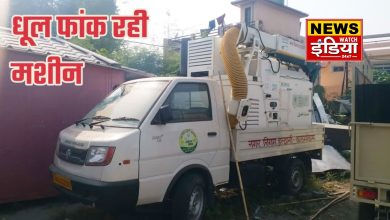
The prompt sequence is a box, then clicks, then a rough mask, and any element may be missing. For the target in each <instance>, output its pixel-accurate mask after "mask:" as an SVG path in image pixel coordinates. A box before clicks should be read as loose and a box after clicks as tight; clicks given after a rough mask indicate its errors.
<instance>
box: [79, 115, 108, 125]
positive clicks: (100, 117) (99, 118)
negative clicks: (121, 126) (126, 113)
mask: <svg viewBox="0 0 390 220" xmlns="http://www.w3.org/2000/svg"><path fill="white" fill-rule="evenodd" d="M88 119H92V120H111V118H109V117H107V116H102V115H96V116H93V117H92V118H83V119H80V120H78V121H75V122H74V123H75V125H76V126H77V125H79V124H80V123H81V124H82V125H83V126H84V127H85V123H82V122H83V121H86V120H88ZM95 123H96V122H95ZM99 123H100V121H99ZM92 124H94V123H92ZM90 125H91V124H90Z"/></svg>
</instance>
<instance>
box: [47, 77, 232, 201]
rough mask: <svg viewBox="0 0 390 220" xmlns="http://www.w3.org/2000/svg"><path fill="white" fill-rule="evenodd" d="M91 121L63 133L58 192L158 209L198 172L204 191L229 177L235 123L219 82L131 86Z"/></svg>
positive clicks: (56, 170)
mask: <svg viewBox="0 0 390 220" xmlns="http://www.w3.org/2000/svg"><path fill="white" fill-rule="evenodd" d="M84 119H85V120H83V121H79V122H76V123H75V124H73V125H71V126H69V127H68V128H66V129H64V130H63V131H62V132H61V133H60V134H59V139H58V143H57V149H56V155H55V157H54V163H53V165H52V166H51V167H50V170H51V172H52V174H53V181H54V183H55V186H56V187H57V188H58V189H60V190H61V191H62V192H64V193H66V194H68V195H71V196H73V197H77V198H80V199H81V200H82V201H85V202H89V203H96V205H102V206H106V205H109V204H110V203H112V201H120V202H122V203H125V204H129V205H142V204H150V203H157V202H162V201H164V200H166V199H168V198H169V196H171V194H170V193H171V190H172V189H173V186H174V185H175V184H177V182H178V181H179V180H181V178H183V177H184V176H186V175H188V174H190V173H191V174H192V175H193V176H195V177H194V178H195V179H197V178H199V177H197V176H196V175H198V176H200V177H201V179H202V180H201V181H200V182H203V183H202V184H201V186H202V187H205V186H208V187H212V186H215V185H220V184H224V183H226V182H227V181H228V179H229V162H230V160H229V157H230V151H229V140H228V134H227V124H226V118H225V115H224V107H223V103H222V97H221V89H220V87H219V86H218V85H217V84H216V82H215V81H212V80H207V79H200V78H179V77H175V78H149V79H141V80H135V81H130V82H127V83H124V84H123V85H121V86H120V87H118V88H117V89H116V90H115V91H113V92H112V93H111V94H110V95H109V96H107V98H105V99H104V100H103V101H102V102H101V103H100V104H98V105H97V106H96V107H95V108H93V109H92V110H91V111H90V112H89V113H88V114H87V115H86V116H85V117H84ZM195 174H196V175H195ZM209 190H212V189H211V188H210V189H209Z"/></svg>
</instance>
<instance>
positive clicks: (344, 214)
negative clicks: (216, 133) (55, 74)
mask: <svg viewBox="0 0 390 220" xmlns="http://www.w3.org/2000/svg"><path fill="white" fill-rule="evenodd" d="M309 185H310V186H309V187H308V189H306V190H305V191H304V192H303V193H301V194H300V195H298V196H295V197H292V196H286V195H283V194H279V193H274V192H273V190H272V189H271V188H265V189H264V188H261V189H258V188H256V189H248V190H246V195H247V197H248V198H247V201H248V206H249V209H250V210H249V213H250V216H251V219H261V220H268V219H269V220H279V219H280V220H301V219H302V220H303V219H311V217H312V216H313V215H314V214H315V213H316V212H317V211H318V210H319V209H321V208H322V207H323V206H325V205H326V204H328V203H329V202H330V201H332V200H333V199H335V198H336V197H338V196H340V195H343V194H344V193H345V192H347V191H349V182H348V180H347V179H345V180H329V179H326V178H325V179H324V180H321V179H319V178H313V179H312V180H311V181H310V183H309ZM24 219H34V220H35V219H39V220H88V219H94V220H95V219H96V220H124V219H139V220H141V219H142V220H144V219H145V220H147V219H153V220H159V219H161V220H162V219H169V216H168V215H167V214H164V213H162V212H161V210H158V209H155V208H150V207H148V208H142V209H141V210H138V211H137V212H136V213H134V212H128V213H114V214H109V213H105V212H103V211H99V210H96V209H94V208H92V207H89V206H85V205H82V204H80V203H73V202H69V201H67V200H65V199H63V198H50V199H43V200H36V201H29V202H20V203H11V204H5V205H0V220H24ZM206 219H224V220H225V219H245V215H244V214H243V209H242V202H241V197H240V196H239V192H238V191H237V190H225V191H223V192H222V191H221V192H220V193H218V195H217V202H216V205H215V206H214V207H213V208H210V209H208V210H207V212H206ZM316 219H319V220H326V219H332V220H333V219H337V220H354V219H357V204H356V203H354V202H352V201H350V200H349V197H347V196H346V199H345V200H343V201H341V202H340V203H338V204H336V205H334V206H332V207H330V208H329V209H327V210H325V211H324V212H322V213H321V214H320V215H319V216H318V217H317V218H316Z"/></svg>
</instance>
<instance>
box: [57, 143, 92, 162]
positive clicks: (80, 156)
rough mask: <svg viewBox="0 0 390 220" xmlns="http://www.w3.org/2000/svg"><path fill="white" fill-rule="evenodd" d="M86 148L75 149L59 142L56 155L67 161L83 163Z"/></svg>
mask: <svg viewBox="0 0 390 220" xmlns="http://www.w3.org/2000/svg"><path fill="white" fill-rule="evenodd" d="M87 152H88V150H83V149H77V148H74V147H71V146H67V145H64V144H60V146H59V150H58V157H59V158H61V159H62V160H65V161H67V162H69V163H74V164H79V165H84V161H85V157H86V156H87Z"/></svg>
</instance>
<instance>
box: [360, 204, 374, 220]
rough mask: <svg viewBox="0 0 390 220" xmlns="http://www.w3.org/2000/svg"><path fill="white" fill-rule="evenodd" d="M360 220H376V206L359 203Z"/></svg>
mask: <svg viewBox="0 0 390 220" xmlns="http://www.w3.org/2000/svg"><path fill="white" fill-rule="evenodd" d="M358 215H359V220H372V219H374V218H375V206H374V205H373V204H369V203H364V202H359V213H358Z"/></svg>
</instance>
